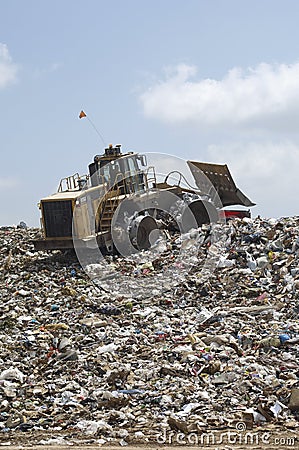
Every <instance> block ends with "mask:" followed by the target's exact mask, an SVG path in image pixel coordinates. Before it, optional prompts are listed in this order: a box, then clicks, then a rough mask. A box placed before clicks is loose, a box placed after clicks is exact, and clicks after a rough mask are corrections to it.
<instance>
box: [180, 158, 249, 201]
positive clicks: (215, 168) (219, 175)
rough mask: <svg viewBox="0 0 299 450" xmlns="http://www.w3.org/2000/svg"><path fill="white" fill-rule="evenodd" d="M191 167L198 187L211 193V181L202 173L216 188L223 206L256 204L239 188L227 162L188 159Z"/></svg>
mask: <svg viewBox="0 0 299 450" xmlns="http://www.w3.org/2000/svg"><path fill="white" fill-rule="evenodd" d="M187 163H188V166H189V169H190V170H191V172H192V175H193V178H194V180H195V183H196V185H197V187H198V188H199V189H200V191H201V192H202V193H203V194H207V195H210V194H211V192H210V183H208V182H207V181H206V179H205V177H204V176H202V173H203V174H204V175H206V177H207V178H208V179H209V180H210V182H211V183H212V185H213V186H214V188H215V189H216V191H217V193H218V195H219V197H220V200H221V202H222V205H223V206H231V205H243V206H247V207H249V206H254V205H255V203H253V202H252V201H251V200H249V198H248V197H246V195H244V194H243V192H241V191H240V189H238V188H237V186H236V185H235V182H234V180H233V178H232V176H231V173H230V171H229V170H228V167H227V165H226V164H210V163H202V162H198V161H187Z"/></svg>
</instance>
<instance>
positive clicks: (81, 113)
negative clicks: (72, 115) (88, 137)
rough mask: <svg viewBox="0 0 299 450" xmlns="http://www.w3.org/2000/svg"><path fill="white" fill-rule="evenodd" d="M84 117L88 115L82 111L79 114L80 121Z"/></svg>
mask: <svg viewBox="0 0 299 450" xmlns="http://www.w3.org/2000/svg"><path fill="white" fill-rule="evenodd" d="M82 117H86V114H85V112H84V111H83V109H82V111H81V112H80V114H79V119H82Z"/></svg>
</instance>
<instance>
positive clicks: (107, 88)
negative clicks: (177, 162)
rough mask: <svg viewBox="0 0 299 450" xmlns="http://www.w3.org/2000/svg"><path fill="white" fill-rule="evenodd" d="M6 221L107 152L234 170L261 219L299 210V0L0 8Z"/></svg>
mask: <svg viewBox="0 0 299 450" xmlns="http://www.w3.org/2000/svg"><path fill="white" fill-rule="evenodd" d="M0 7H1V14H0V102H1V108H0V120H1V133H0V149H1V166H0V196H1V205H2V208H1V212H0V225H10V224H18V223H19V222H20V221H21V220H23V221H25V222H27V223H28V224H29V225H32V226H37V225H38V223H39V211H38V208H37V206H36V205H37V203H38V201H39V199H40V198H42V197H43V196H45V195H48V194H50V193H53V192H54V191H55V190H56V187H57V185H58V183H59V180H60V178H62V177H64V176H67V175H70V174H72V173H74V172H77V171H79V172H80V173H85V172H86V169H87V165H88V164H89V162H91V161H92V159H93V156H94V155H95V154H99V153H102V151H103V144H102V142H101V140H100V139H99V136H98V135H97V134H96V133H95V132H94V130H93V129H92V127H91V126H90V124H89V123H88V121H86V120H85V121H84V120H81V121H80V120H79V119H78V114H79V112H80V110H81V109H84V110H85V111H86V112H87V114H88V116H89V117H90V119H91V120H92V121H93V122H94V123H95V125H96V127H97V128H98V129H99V131H100V133H101V134H102V135H103V137H104V139H105V141H106V143H110V142H111V143H114V144H117V143H121V144H122V145H123V148H124V149H125V150H134V151H137V152H141V153H143V152H161V153H168V154H171V155H174V156H179V157H182V158H185V159H191V160H192V159H193V160H195V159H196V160H200V161H207V162H216V163H217V162H218V163H227V164H228V165H229V168H230V169H231V172H232V174H233V176H234V178H235V180H236V182H237V184H238V186H239V187H240V188H241V189H242V190H243V191H244V192H245V193H246V194H247V195H248V196H249V197H250V198H251V199H252V200H254V201H255V202H256V203H257V207H255V208H253V209H252V213H253V215H257V214H261V215H262V216H264V217H278V216H285V215H296V214H298V208H297V197H298V194H299V192H298V190H299V189H298V176H297V171H298V164H299V136H298V130H299V127H298V119H299V44H298V43H299V31H298V30H299V29H298V19H299V3H298V1H297V0H284V1H282V0H281V1H277V0H263V1H261V0H251V1H250V2H249V1H247V2H245V1H243V2H241V1H239V0H218V1H217V0H214V1H213V0H209V1H208V0H206V1H203V0H197V1H195V0H188V1H182V0H180V1H179V0H171V1H170V0H163V1H162V0H160V1H157V0H151V1H150V2H146V1H142V0H139V1H137V0H123V1H121V0H118V1H117V0H114V1H113V0H112V1H109V2H107V1H102V0H85V1H84V2H83V1H77V0H72V1H71V0H64V1H62V0H59V1H58V0H52V1H51V2H48V1H42V0H34V1H33V0H27V1H26V2H25V1H23V0H10V1H9V2H8V1H3V0H0Z"/></svg>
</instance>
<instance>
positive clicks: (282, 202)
mask: <svg viewBox="0 0 299 450" xmlns="http://www.w3.org/2000/svg"><path fill="white" fill-rule="evenodd" d="M208 158H209V159H210V161H212V162H218V163H225V164H227V165H228V167H229V169H230V171H231V173H232V176H233V178H234V180H235V182H236V184H237V186H238V187H239V188H240V189H241V190H242V191H244V193H245V194H246V195H248V197H249V198H250V199H251V200H252V201H254V202H255V203H257V207H256V208H254V209H253V212H254V214H256V213H260V214H261V215H262V216H263V217H265V216H267V215H276V216H277V217H278V216H282V215H296V214H298V197H299V185H298V167H299V146H298V145H296V144H294V143H292V142H289V141H285V142H283V141H281V142H277V143H273V142H264V143H263V142H250V143H247V144H244V143H234V144H231V143H230V144H227V145H213V146H210V147H209V148H208Z"/></svg>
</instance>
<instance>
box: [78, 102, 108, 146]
mask: <svg viewBox="0 0 299 450" xmlns="http://www.w3.org/2000/svg"><path fill="white" fill-rule="evenodd" d="M83 117H86V119H87V120H88V122H89V123H90V125H91V126H92V127H93V129H94V130H95V131H96V133H97V134H98V136H100V138H101V141H102V142H103V144H104V146H105V147H106V146H107V144H106V142H105V140H104V138H103V136H102V135H101V133H100V132H99V130H98V129H97V127H96V126H95V124H94V123H93V122H92V120H91V119H90V118H89V117H88V115H87V114H86V113H85V112H84V111H83V109H82V110H81V111H80V114H79V119H83Z"/></svg>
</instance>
